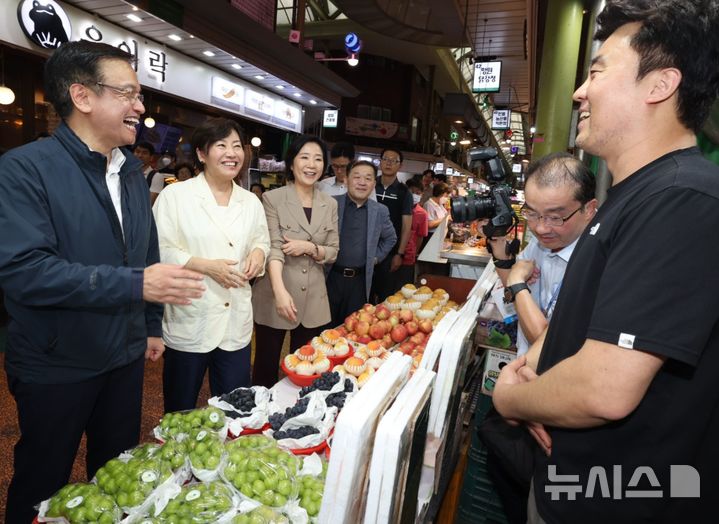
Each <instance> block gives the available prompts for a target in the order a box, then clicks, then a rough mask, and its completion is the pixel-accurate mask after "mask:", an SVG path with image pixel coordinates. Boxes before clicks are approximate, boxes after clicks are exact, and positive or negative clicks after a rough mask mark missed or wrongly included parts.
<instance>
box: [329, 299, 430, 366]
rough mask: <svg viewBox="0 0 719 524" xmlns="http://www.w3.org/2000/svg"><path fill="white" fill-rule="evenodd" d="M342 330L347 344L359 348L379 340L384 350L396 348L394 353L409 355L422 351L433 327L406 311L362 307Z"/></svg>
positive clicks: (371, 306) (411, 312)
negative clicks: (355, 343)
mask: <svg viewBox="0 0 719 524" xmlns="http://www.w3.org/2000/svg"><path fill="white" fill-rule="evenodd" d="M342 329H344V330H346V332H347V333H346V335H344V336H345V337H346V338H347V339H348V340H352V341H354V342H358V343H360V344H369V343H370V342H372V341H373V340H378V341H380V343H381V344H382V346H384V347H385V348H386V349H389V348H391V347H393V346H395V345H397V344H399V347H398V348H397V349H399V350H400V351H402V352H403V353H407V354H410V353H411V352H412V351H413V350H414V349H415V348H416V347H422V348H424V346H425V345H426V343H427V339H428V338H429V335H430V334H431V333H432V329H433V325H432V321H431V320H429V319H425V320H422V319H418V318H417V317H415V314H414V312H413V311H411V310H409V309H399V310H395V311H390V309H389V308H388V307H387V306H385V305H384V304H379V305H377V306H373V305H372V304H365V305H364V306H362V309H360V310H359V311H355V312H354V313H352V314H351V315H349V316H348V317H347V318H346V319H345V322H344V325H343V326H341V327H340V328H339V329H338V331H339V330H342Z"/></svg>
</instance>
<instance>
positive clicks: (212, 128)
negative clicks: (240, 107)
mask: <svg viewBox="0 0 719 524" xmlns="http://www.w3.org/2000/svg"><path fill="white" fill-rule="evenodd" d="M233 131H236V132H237V134H238V135H239V137H240V142H242V144H243V145H244V143H245V132H244V131H243V130H242V127H241V126H240V124H238V123H237V122H235V121H234V120H230V119H229V118H222V117H219V118H210V119H208V120H206V121H205V122H204V123H202V124H201V125H200V127H198V128H197V129H195V131H194V132H193V133H192V138H191V139H190V142H191V143H192V154H193V155H194V157H195V162H196V163H197V164H198V165H199V164H200V159H199V158H198V157H197V150H198V149H199V150H200V151H202V152H203V153H205V154H207V152H208V151H209V150H210V146H211V145H212V144H214V143H215V142H217V141H218V140H222V139H223V138H226V137H228V136H230V133H232V132H233Z"/></svg>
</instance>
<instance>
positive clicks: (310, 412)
mask: <svg viewBox="0 0 719 524" xmlns="http://www.w3.org/2000/svg"><path fill="white" fill-rule="evenodd" d="M337 411H338V410H337V408H336V407H328V406H327V403H326V401H325V399H324V396H323V395H322V394H321V393H320V392H319V391H311V392H310V393H308V394H307V395H305V396H304V397H302V398H301V399H299V400H298V401H297V403H296V404H295V405H294V406H292V407H290V408H287V409H286V410H284V412H277V413H272V414H270V424H271V426H272V429H268V430H267V431H265V432H264V434H265V435H268V436H272V437H273V438H275V439H276V440H277V443H278V445H280V446H281V447H284V448H286V449H307V448H312V447H316V446H319V445H320V444H322V443H323V442H324V441H325V440H327V437H328V436H329V434H330V431H332V428H334V424H335V418H336V416H337Z"/></svg>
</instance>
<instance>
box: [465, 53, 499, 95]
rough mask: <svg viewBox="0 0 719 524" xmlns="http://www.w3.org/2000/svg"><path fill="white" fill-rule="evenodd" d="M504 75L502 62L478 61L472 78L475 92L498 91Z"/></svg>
mask: <svg viewBox="0 0 719 524" xmlns="http://www.w3.org/2000/svg"><path fill="white" fill-rule="evenodd" d="M501 77H502V62H501V60H496V61H494V62H476V63H475V64H474V77H473V78H472V92H473V93H497V92H499V83H500V80H501Z"/></svg>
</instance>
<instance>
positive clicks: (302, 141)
mask: <svg viewBox="0 0 719 524" xmlns="http://www.w3.org/2000/svg"><path fill="white" fill-rule="evenodd" d="M306 144H317V145H318V146H320V149H321V150H322V163H323V164H322V170H323V171H324V168H325V167H327V148H326V147H325V143H324V142H322V140H320V139H319V138H318V137H316V136H312V135H300V136H298V137H297V138H295V139H294V140H293V141H292V143H291V144H290V147H288V148H287V154H286V155H285V178H287V181H288V182H292V181H294V179H295V175H294V173H292V164H293V163H294V161H295V157H296V156H297V155H298V154H299V152H300V150H301V149H302V148H303V147H305V145H306Z"/></svg>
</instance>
